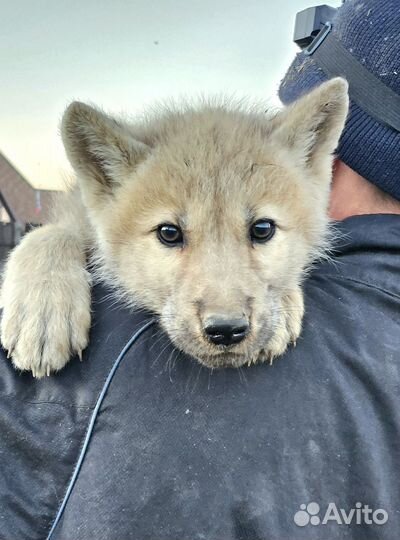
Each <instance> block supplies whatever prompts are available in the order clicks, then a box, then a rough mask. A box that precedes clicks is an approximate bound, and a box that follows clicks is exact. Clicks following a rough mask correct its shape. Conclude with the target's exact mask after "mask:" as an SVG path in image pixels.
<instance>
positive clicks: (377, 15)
mask: <svg viewBox="0 0 400 540" xmlns="http://www.w3.org/2000/svg"><path fill="white" fill-rule="evenodd" d="M338 75H341V76H343V77H344V78H345V79H347V81H348V82H349V93H350V112H349V117H348V120H347V123H346V127H345V129H344V132H343V134H342V137H341V140H340V143H339V146H338V149H337V155H338V156H339V157H340V159H341V160H342V161H344V162H345V163H346V164H347V165H348V166H349V167H351V168H352V169H353V170H354V171H356V172H357V173H358V174H360V175H361V176H363V177H364V178H366V179H367V180H369V181H370V182H372V183H373V184H375V185H376V186H378V187H379V188H381V189H382V190H384V191H385V192H386V193H389V194H390V195H392V196H393V197H395V198H396V199H398V200H400V0H379V1H377V0H347V1H346V2H345V3H344V4H343V5H342V6H341V7H340V8H339V9H338V10H337V11H336V14H335V15H334V17H333V18H332V20H331V21H329V22H328V23H326V24H325V27H324V28H323V29H322V30H321V32H320V33H319V34H318V36H317V37H316V38H315V39H314V41H313V42H312V43H311V45H310V46H309V47H308V48H307V49H304V50H303V51H302V52H300V53H299V54H298V55H297V56H296V58H295V60H294V61H293V63H292V65H291V66H290V68H289V70H288V72H287V73H286V75H285V78H284V79H283V81H282V82H281V86H280V89H279V97H280V98H281V100H282V102H283V103H284V104H289V103H291V102H292V101H294V100H296V99H297V98H298V97H300V96H301V95H303V94H305V93H307V92H309V91H310V90H311V89H312V88H313V87H315V86H317V85H319V84H321V83H322V82H323V81H326V80H327V79H330V78H332V77H335V76H338Z"/></svg>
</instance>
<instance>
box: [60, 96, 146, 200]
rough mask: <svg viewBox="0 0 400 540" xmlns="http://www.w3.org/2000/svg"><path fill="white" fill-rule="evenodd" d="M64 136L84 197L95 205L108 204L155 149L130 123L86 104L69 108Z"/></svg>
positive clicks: (72, 105)
mask: <svg viewBox="0 0 400 540" xmlns="http://www.w3.org/2000/svg"><path fill="white" fill-rule="evenodd" d="M61 135H62V139H63V142H64V147H65V150H66V153H67V156H68V158H69V161H70V163H71V165H72V166H73V168H74V169H75V172H76V173H77V177H78V182H79V184H80V188H81V191H82V193H83V196H84V198H85V200H86V201H89V200H90V201H91V205H94V206H98V205H100V204H102V203H106V202H107V200H108V199H109V197H110V195H112V194H113V193H115V192H116V190H118V188H119V187H120V186H121V185H122V184H123V183H124V181H125V180H126V179H127V178H128V177H129V175H130V174H131V173H132V172H133V171H134V170H135V168H136V167H137V166H138V165H139V164H140V163H141V162H143V161H144V160H145V159H146V158H147V157H148V155H149V153H150V151H151V149H150V147H149V146H147V145H146V144H144V143H142V142H141V141H139V140H137V139H136V138H135V137H134V136H133V135H132V133H131V132H130V130H129V128H128V127H127V126H126V125H124V124H123V123H121V122H119V121H117V120H115V119H114V118H112V117H111V116H108V115H107V114H105V113H103V112H102V111H100V110H99V109H96V108H94V107H91V106H89V105H86V104H85V103H79V102H74V103H72V104H71V105H70V106H69V107H68V108H67V110H66V111H65V113H64V116H63V119H62V123H61Z"/></svg>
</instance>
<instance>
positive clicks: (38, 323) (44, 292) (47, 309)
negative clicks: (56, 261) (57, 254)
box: [1, 269, 90, 377]
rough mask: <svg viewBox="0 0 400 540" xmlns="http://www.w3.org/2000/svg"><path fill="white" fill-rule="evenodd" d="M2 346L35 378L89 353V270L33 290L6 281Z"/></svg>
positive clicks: (55, 277)
mask: <svg viewBox="0 0 400 540" xmlns="http://www.w3.org/2000/svg"><path fill="white" fill-rule="evenodd" d="M3 303H4V308H3V316H2V321H1V341H2V344H3V347H4V348H5V349H6V350H7V351H8V356H9V357H11V359H12V362H13V364H14V366H15V367H16V368H18V369H21V370H24V371H26V370H27V371H32V374H33V375H34V376H35V377H43V376H44V375H50V373H51V372H53V371H58V370H60V369H61V368H62V367H64V365H65V364H66V363H67V362H68V360H69V358H70V356H72V355H73V354H78V355H81V351H82V350H83V349H85V348H86V346H87V342H88V333H89V327H90V289H89V281H88V278H87V276H85V270H84V269H81V270H80V272H77V273H75V274H74V275H70V274H68V275H63V276H61V275H59V274H57V273H55V274H53V275H52V276H50V277H48V278H45V277H43V278H42V280H40V281H37V280H34V281H33V282H31V283H30V284H29V289H28V290H27V287H26V286H24V285H23V283H21V282H19V280H18V278H17V276H15V278H14V277H13V278H11V279H6V280H5V283H4V288H3Z"/></svg>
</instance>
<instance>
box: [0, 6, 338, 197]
mask: <svg viewBox="0 0 400 540" xmlns="http://www.w3.org/2000/svg"><path fill="white" fill-rule="evenodd" d="M316 3H318V2H316ZM340 3H341V2H340V0H331V1H330V2H329V4H330V5H333V6H338V5H339V4H340ZM312 5H313V2H312V0H275V1H269V0H201V1H200V0H153V1H150V0H108V1H107V0H13V1H10V0H0V8H1V9H0V16H1V21H2V23H1V34H0V66H1V85H0V151H1V152H3V153H4V154H5V155H6V157H8V158H9V159H10V161H11V162H12V163H13V164H14V165H15V166H16V167H17V168H18V169H19V170H20V171H21V172H22V174H24V176H25V177H26V178H27V179H28V180H29V181H30V182H31V183H32V184H33V185H35V186H36V187H40V188H50V189H54V188H57V187H59V186H60V185H61V182H62V176H63V174H64V173H65V171H68V165H67V162H66V158H65V156H64V153H63V150H62V146H61V142H60V138H59V134H58V125H59V121H60V116H61V114H62V111H63V109H64V108H65V106H66V104H67V103H69V102H70V101H71V100H73V99H80V100H83V101H85V100H87V101H91V102H92V103H96V104H99V105H101V106H103V107H104V108H106V109H107V110H109V111H114V112H117V113H119V112H121V111H122V112H124V111H125V112H127V113H130V114H131V113H135V112H136V111H140V110H141V109H142V108H143V106H144V105H147V104H151V103H152V102H154V101H155V100H157V99H164V98H168V97H175V98H176V97H179V96H181V95H184V96H196V95H199V94H206V95H208V94H215V93H221V92H222V93H228V94H235V95H236V96H238V97H239V96H253V97H255V98H257V99H258V98H265V99H266V98H269V97H270V96H276V91H277V86H278V82H279V80H280V78H281V77H282V75H283V73H284V71H285V68H286V67H287V65H288V64H289V62H290V60H291V58H292V57H293V55H294V54H295V52H296V50H297V49H296V47H295V46H294V45H293V44H292V41H291V40H292V33H293V23H294V18H295V15H296V12H297V11H299V10H301V9H304V8H306V7H310V6H312ZM271 103H272V104H277V103H278V101H277V99H276V97H275V98H273V99H272V101H271Z"/></svg>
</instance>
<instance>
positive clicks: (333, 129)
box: [273, 77, 349, 168]
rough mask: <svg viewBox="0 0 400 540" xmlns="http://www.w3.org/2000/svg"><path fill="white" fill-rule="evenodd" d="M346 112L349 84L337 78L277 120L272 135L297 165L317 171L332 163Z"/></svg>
mask: <svg viewBox="0 0 400 540" xmlns="http://www.w3.org/2000/svg"><path fill="white" fill-rule="evenodd" d="M348 108H349V98H348V84H347V82H346V81H345V80H344V79H342V78H340V77H337V78H335V79H331V80H329V81H328V82H326V83H323V84H321V85H320V86H319V87H318V88H316V89H315V90H313V91H312V92H310V93H309V94H307V95H305V96H303V97H302V98H300V99H299V100H297V101H296V102H294V103H293V104H292V105H290V106H289V107H287V108H286V109H284V110H283V111H282V112H281V113H280V114H279V115H278V117H277V118H276V120H277V126H276V128H275V129H274V130H273V135H274V136H276V137H277V139H278V141H279V144H282V145H283V146H284V147H286V148H287V149H288V150H290V152H291V153H293V154H294V157H295V159H296V161H297V163H298V164H299V165H303V166H306V167H311V168H318V167H320V166H321V165H322V166H324V165H328V164H330V162H331V159H332V157H331V156H332V154H333V152H334V151H335V149H336V147H337V145H338V143H339V138H340V135H341V133H342V131H343V128H344V125H345V122H346V117H347V113H348Z"/></svg>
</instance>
